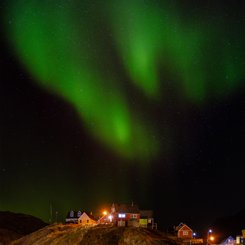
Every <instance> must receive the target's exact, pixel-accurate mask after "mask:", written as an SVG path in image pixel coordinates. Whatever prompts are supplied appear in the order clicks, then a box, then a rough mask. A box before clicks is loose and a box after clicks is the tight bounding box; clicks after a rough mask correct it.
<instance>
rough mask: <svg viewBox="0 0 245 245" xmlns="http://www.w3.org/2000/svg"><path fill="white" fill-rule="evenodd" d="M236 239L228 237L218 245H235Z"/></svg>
mask: <svg viewBox="0 0 245 245" xmlns="http://www.w3.org/2000/svg"><path fill="white" fill-rule="evenodd" d="M235 244H236V239H234V238H233V237H232V236H229V237H228V238H226V239H225V240H224V241H222V242H221V243H220V245H235Z"/></svg>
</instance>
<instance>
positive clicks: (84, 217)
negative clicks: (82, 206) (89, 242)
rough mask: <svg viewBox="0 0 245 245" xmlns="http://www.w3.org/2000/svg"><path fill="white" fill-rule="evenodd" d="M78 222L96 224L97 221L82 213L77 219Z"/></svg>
mask: <svg viewBox="0 0 245 245" xmlns="http://www.w3.org/2000/svg"><path fill="white" fill-rule="evenodd" d="M78 224H82V225H95V224H97V222H96V221H95V220H92V219H91V218H90V217H89V216H88V215H87V214H85V213H83V214H82V215H81V216H80V217H79V219H78Z"/></svg>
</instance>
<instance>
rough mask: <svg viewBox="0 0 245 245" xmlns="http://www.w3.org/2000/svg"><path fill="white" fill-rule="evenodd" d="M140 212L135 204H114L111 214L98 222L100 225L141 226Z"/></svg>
mask: <svg viewBox="0 0 245 245" xmlns="http://www.w3.org/2000/svg"><path fill="white" fill-rule="evenodd" d="M139 220H140V210H139V208H138V206H137V205H135V204H133V203H132V204H129V205H128V204H114V203H113V204H112V206H111V212H110V213H109V214H107V215H105V216H103V217H101V218H100V219H99V221H98V223H100V224H105V223H107V224H108V223H112V224H114V225H117V226H139Z"/></svg>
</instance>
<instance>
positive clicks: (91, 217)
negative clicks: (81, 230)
mask: <svg viewBox="0 0 245 245" xmlns="http://www.w3.org/2000/svg"><path fill="white" fill-rule="evenodd" d="M83 214H86V215H87V216H88V217H89V218H90V219H92V220H94V221H97V219H96V218H95V217H94V216H93V215H92V214H90V213H89V212H83V213H82V215H83ZM82 215H81V216H82ZM81 216H80V217H81Z"/></svg>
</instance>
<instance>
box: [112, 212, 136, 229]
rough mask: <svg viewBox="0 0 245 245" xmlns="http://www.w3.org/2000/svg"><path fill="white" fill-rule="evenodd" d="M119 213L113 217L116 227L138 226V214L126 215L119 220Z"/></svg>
mask: <svg viewBox="0 0 245 245" xmlns="http://www.w3.org/2000/svg"><path fill="white" fill-rule="evenodd" d="M118 215H119V213H116V214H115V215H114V220H115V222H116V224H117V225H118V226H139V220H140V214H131V213H126V214H125V218H119V216H118Z"/></svg>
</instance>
